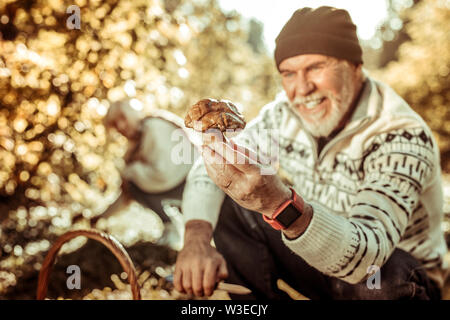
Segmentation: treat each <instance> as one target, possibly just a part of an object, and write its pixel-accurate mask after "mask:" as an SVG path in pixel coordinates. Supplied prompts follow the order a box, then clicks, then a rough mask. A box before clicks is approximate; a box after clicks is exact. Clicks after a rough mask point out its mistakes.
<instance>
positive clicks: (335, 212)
mask: <svg viewBox="0 0 450 320" xmlns="http://www.w3.org/2000/svg"><path fill="white" fill-rule="evenodd" d="M264 129H275V130H274V131H277V130H278V132H279V134H277V135H276V136H277V137H276V140H277V141H276V142H277V143H278V144H279V163H278V166H279V170H278V174H279V175H280V176H282V177H283V178H284V179H285V181H288V183H290V184H291V185H292V186H293V188H294V189H295V190H296V192H297V193H298V194H299V195H300V196H302V197H303V199H304V200H305V201H307V202H308V203H309V204H310V205H311V206H312V207H313V210H314V213H313V217H312V220H311V222H310V224H309V226H308V228H307V230H306V231H305V232H304V233H303V234H302V235H301V236H300V237H299V238H297V239H294V240H289V239H287V238H286V237H284V235H283V236H282V237H283V241H284V243H285V245H286V246H288V247H289V248H290V249H291V250H292V251H293V252H294V253H295V254H297V255H299V256H301V257H302V258H303V259H304V260H305V261H307V262H308V263H309V264H310V265H311V266H312V267H314V268H316V269H317V270H319V271H321V272H323V273H324V274H326V275H329V276H333V277H337V278H340V279H342V280H344V281H346V282H349V283H358V282H360V281H362V280H364V279H366V278H367V276H368V268H370V266H372V265H375V266H378V267H381V266H383V264H384V263H385V262H386V260H387V259H388V258H389V257H390V255H391V254H392V252H393V250H394V249H395V248H401V249H403V250H405V251H407V252H410V253H411V254H412V255H413V256H414V257H416V258H417V259H418V260H420V261H421V262H422V264H423V265H424V266H425V268H427V269H429V268H436V267H438V268H441V269H446V268H447V266H446V265H445V263H444V260H443V256H444V254H445V253H446V252H447V246H446V243H445V240H444V235H443V232H442V230H441V222H442V219H443V208H442V206H443V192H442V185H441V169H440V156H439V149H438V146H437V144H436V141H435V140H434V138H433V135H432V133H431V131H430V129H429V127H428V126H427V125H426V124H425V122H424V121H423V119H422V118H421V117H420V116H419V115H418V114H416V113H415V112H414V111H413V110H412V109H411V108H410V107H409V106H408V104H407V103H406V102H405V101H404V100H403V99H402V98H400V97H399V96H398V95H397V94H396V93H395V92H394V91H393V90H392V89H391V88H389V87H388V86H386V85H385V84H382V83H380V82H377V81H375V80H373V79H371V78H369V77H368V78H367V79H366V82H365V85H364V87H363V91H362V93H361V95H360V98H359V101H358V104H357V106H356V108H355V111H354V113H353V114H352V116H351V118H350V121H349V122H348V123H347V125H346V126H345V128H344V129H343V130H341V131H340V132H339V133H338V134H337V135H336V136H335V137H334V138H332V139H331V140H330V141H329V142H328V143H327V144H326V145H325V146H324V147H323V148H322V150H320V153H319V154H318V152H317V150H318V147H317V142H316V140H315V139H314V138H312V136H310V135H309V134H308V133H307V132H306V131H305V130H303V129H302V123H301V120H300V118H299V117H298V115H297V114H296V111H295V110H293V109H292V108H291V107H290V106H289V104H288V103H287V100H286V97H285V95H280V96H278V97H277V99H275V101H273V102H272V103H270V104H268V105H266V106H265V107H264V108H263V109H262V111H261V112H260V114H259V116H258V117H257V118H255V119H254V120H252V121H251V122H250V123H249V124H248V126H247V127H246V128H245V130H243V132H242V133H241V134H240V135H239V136H238V137H237V138H236V139H235V141H236V142H237V143H238V144H241V145H245V146H247V147H249V148H252V149H253V150H257V152H258V153H260V154H263V155H266V156H267V153H268V149H267V148H269V147H267V146H268V145H271V143H273V141H267V140H270V139H272V140H273V139H274V138H273V137H272V138H271V137H270V136H269V137H268V136H267V135H266V134H263V135H261V134H259V133H260V132H261V131H264ZM224 197H225V195H224V193H223V191H221V190H220V189H219V188H218V187H217V186H216V185H215V184H214V183H213V182H212V180H211V179H210V178H209V177H208V175H207V173H206V170H205V167H204V164H203V162H202V159H201V158H200V159H199V160H198V161H197V162H196V163H195V164H194V166H193V168H192V169H191V171H190V173H189V175H188V178H187V185H186V188H185V191H184V195H183V204H182V210H183V213H184V217H185V221H188V220H191V219H202V220H206V221H209V222H211V224H212V225H213V227H214V226H215V225H216V223H217V220H218V215H219V212H220V207H221V205H222V202H223V199H224Z"/></svg>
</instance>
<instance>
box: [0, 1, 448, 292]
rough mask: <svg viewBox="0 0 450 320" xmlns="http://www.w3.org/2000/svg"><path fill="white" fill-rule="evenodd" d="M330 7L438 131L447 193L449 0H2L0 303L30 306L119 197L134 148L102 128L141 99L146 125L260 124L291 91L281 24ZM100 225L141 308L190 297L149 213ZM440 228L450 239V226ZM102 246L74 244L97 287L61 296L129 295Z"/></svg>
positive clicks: (374, 65)
mask: <svg viewBox="0 0 450 320" xmlns="http://www.w3.org/2000/svg"><path fill="white" fill-rule="evenodd" d="M70 5H76V6H78V7H79V8H80V10H81V11H80V12H81V20H80V22H81V25H80V29H79V30H78V29H70V28H68V24H67V21H68V19H69V17H70V15H71V13H67V11H66V10H67V8H68V7H69V6H70ZM320 5H331V6H335V7H339V8H344V9H347V10H348V11H349V12H350V14H351V16H352V19H353V21H354V22H355V23H356V25H357V27H358V36H359V37H360V40H361V43H362V45H363V51H364V66H365V68H366V69H368V71H369V73H370V74H371V75H372V76H374V77H375V78H377V79H380V80H383V81H385V82H387V83H389V84H390V85H391V86H392V87H393V88H394V89H395V90H396V91H397V92H398V93H399V94H400V95H401V96H402V97H403V98H404V99H405V100H406V101H407V102H408V103H409V104H410V105H411V106H412V107H413V108H414V109H415V110H416V111H417V112H418V113H419V114H420V115H421V116H422V117H423V118H424V119H425V121H426V122H427V123H428V125H429V126H430V127H431V128H432V130H433V133H434V135H435V137H436V139H437V141H438V144H439V147H440V150H441V165H442V169H443V172H444V175H443V177H444V182H445V184H444V189H445V191H446V194H447V195H450V187H449V186H448V182H446V181H447V180H448V174H449V173H450V108H449V101H450V90H449V88H450V81H449V79H450V1H447V0H386V1H384V0H377V1H357V0H354V1H353V0H340V1H339V0H336V1H320V0H314V1H298V0H297V1H294V0H293V1H288V0H282V1H268V0H239V1H238V0H217V1H216V0H196V1H188V0H133V1H130V0H73V1H68V0H35V1H18V0H6V1H5V0H2V1H1V2H0V160H1V162H0V298H7V299H12V298H20V297H21V298H33V297H34V290H35V284H36V281H37V272H38V271H39V270H40V268H41V263H42V260H43V257H44V255H45V253H46V252H47V251H48V249H49V247H50V245H51V243H52V241H54V240H55V239H56V237H57V236H58V235H61V234H62V233H64V232H66V231H67V230H71V229H74V228H82V227H87V226H89V222H90V220H91V219H93V218H95V217H97V216H98V215H100V214H101V213H102V212H103V210H104V209H105V208H106V207H107V206H108V205H109V204H110V203H111V202H112V201H114V199H115V198H116V197H117V195H118V190H119V185H120V176H119V173H118V168H120V167H121V166H123V165H124V163H123V160H122V156H123V155H124V152H125V150H126V147H127V140H126V139H125V138H124V137H122V136H120V135H119V134H118V133H117V132H106V130H105V128H104V126H103V125H102V119H103V117H104V116H105V114H106V113H107V111H108V108H109V107H110V105H111V103H112V102H114V101H117V100H120V99H123V98H133V99H135V100H134V103H135V104H136V105H137V106H139V107H142V111H143V112H144V113H146V114H147V113H148V114H149V113H151V111H152V110H153V109H154V108H162V109H166V110H170V111H172V112H174V113H176V114H178V115H180V116H184V114H185V112H186V108H187V107H188V106H190V105H191V104H192V103H194V102H196V101H197V100H198V99H200V98H204V97H215V98H221V99H222V98H223V99H229V100H232V101H234V102H235V103H236V104H238V105H239V106H240V107H241V108H242V110H243V112H244V115H245V116H246V118H247V119H251V118H253V117H254V116H255V115H256V114H257V113H258V110H259V109H260V108H261V107H262V106H263V105H264V104H265V103H268V102H269V101H271V100H272V99H273V98H274V96H275V95H276V93H277V92H279V91H280V90H281V88H280V85H279V79H278V75H277V72H276V69H275V67H274V63H273V58H272V57H273V49H274V41H275V37H276V36H277V34H278V32H279V31H280V29H281V27H282V26H283V24H284V23H285V22H286V21H287V19H289V17H290V16H291V15H292V13H293V11H295V10H296V9H298V8H300V7H302V6H312V7H318V6H320ZM446 201H447V202H446V203H445V211H446V212H447V213H448V214H447V218H448V215H449V214H450V199H449V198H447V199H446ZM96 227H97V228H99V229H101V230H104V231H107V232H109V233H111V234H113V235H115V236H116V237H117V238H118V239H119V240H120V241H121V242H122V243H123V244H124V245H125V246H126V247H127V249H128V250H129V252H130V254H131V255H132V258H133V260H134V262H135V263H136V265H137V268H138V271H139V273H140V279H141V281H142V283H144V284H145V285H143V287H144V289H143V290H144V291H143V292H144V293H143V295H144V297H146V298H148V299H152V298H160V299H173V298H180V297H179V296H176V295H175V294H174V293H173V291H171V290H170V289H169V288H168V287H166V284H165V283H164V281H162V280H161V279H162V278H163V277H164V275H165V274H167V273H168V272H170V269H171V268H172V267H173V262H174V260H173V258H174V256H173V252H169V251H164V250H162V249H161V248H158V249H155V248H153V247H152V248H153V249H152V250H153V251H148V250H149V249H148V248H149V247H148V246H149V244H152V243H154V241H156V240H157V239H158V237H160V236H161V232H162V230H161V228H162V226H161V221H160V220H159V218H158V217H156V216H155V215H153V214H152V213H151V212H150V210H146V209H144V208H142V207H139V205H138V204H133V205H132V206H130V207H129V209H128V210H127V211H126V212H123V213H122V214H121V215H118V216H114V217H111V219H109V220H105V219H100V220H99V222H98V223H97V225H96ZM442 228H443V229H444V230H445V231H446V232H447V233H448V232H449V230H450V223H449V220H448V219H446V221H445V222H444V223H443V225H442ZM83 245H84V246H83ZM92 246H93V245H92V244H91V245H89V243H87V244H86V240H85V239H77V240H76V241H73V242H72V243H71V245H69V246H66V247H64V252H65V253H67V254H66V255H65V256H64V257H65V258H64V259H66V261H71V263H80V264H82V263H84V264H85V265H84V267H83V270H90V271H89V272H90V274H89V275H90V279H91V280H90V281H89V283H88V284H89V285H88V284H87V285H86V287H85V288H84V290H82V291H81V292H78V293H73V292H72V293H68V292H67V290H66V291H64V290H63V289H64V288H59V287H58V283H59V284H61V283H62V284H63V283H64V282H61V281H63V280H61V279H62V277H65V274H64V270H63V269H60V270H59V271H60V273H62V276H61V279H59V278H56V279H55V280H54V281H53V283H54V285H53V287H52V288H50V289H51V290H50V291H49V296H50V297H52V298H56V297H69V294H73V295H72V296H70V297H72V298H77V299H80V298H83V297H84V298H86V299H98V298H110V299H114V298H118V297H129V290H128V287H126V285H125V284H124V283H123V282H122V281H123V280H125V276H124V275H123V274H121V273H120V272H119V271H120V266H114V265H113V264H112V262H111V261H113V260H114V258H113V257H110V256H108V255H107V252H106V253H105V252H104V251H101V248H98V247H94V248H93V247H92ZM99 250H100V251H99ZM146 250H147V251H146ZM161 250H162V251H161ZM98 252H102V254H100V255H99V254H98ZM143 252H146V253H145V254H143ZM149 252H150V253H149ZM154 252H158V254H156V255H152V254H153V253H154ZM99 256H101V257H104V258H102V259H105V260H104V263H105V264H107V265H111V267H110V268H106V269H105V270H104V273H105V275H106V276H104V277H100V276H98V274H97V273H98V268H97V267H98V266H96V267H94V266H93V265H92V264H89V261H90V260H95V258H96V257H99ZM83 257H84V259H83ZM149 257H151V258H149ZM77 259H78V260H77ZM108 259H110V260H108ZM57 265H63V264H62V263H60V264H57ZM55 272H56V271H55ZM111 274H112V276H110V275H111ZM55 277H57V276H55ZM102 279H103V280H102ZM58 281H60V282H58ZM125 282H126V281H125ZM62 284H61V286H62ZM94 288H98V289H95V290H94ZM52 290H53V291H52Z"/></svg>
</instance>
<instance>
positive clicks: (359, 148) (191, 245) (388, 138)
mask: <svg viewBox="0 0 450 320" xmlns="http://www.w3.org/2000/svg"><path fill="white" fill-rule="evenodd" d="M361 57H362V52H361V48H360V45H359V42H358V39H357V36H356V27H355V25H354V24H353V23H352V21H351V18H350V16H349V15H348V13H347V12H346V11H344V10H339V9H335V8H330V7H320V8H318V9H315V10H313V9H310V8H303V9H300V10H297V11H296V12H295V13H294V14H293V16H292V17H291V19H290V20H289V21H288V22H287V23H286V25H285V26H284V27H283V29H282V30H281V32H280V34H279V36H278V37H277V40H276V49H275V62H276V65H277V67H278V70H279V72H280V75H281V79H282V85H283V89H284V94H282V95H280V96H279V97H277V99H276V100H275V101H274V102H272V103H270V104H269V105H267V106H266V107H264V108H263V109H262V111H261V112H260V114H259V116H258V117H257V118H256V119H254V120H253V121H252V122H251V123H249V124H248V125H247V127H246V128H245V130H244V131H243V132H242V133H241V134H240V135H239V136H238V137H237V138H236V139H235V141H234V142H235V143H236V144H235V145H234V144H232V143H220V142H216V143H213V144H210V145H208V146H205V147H204V152H203V158H202V159H200V161H198V162H197V163H196V164H195V165H194V167H193V168H192V170H191V171H190V173H189V176H188V179H187V185H186V188H185V190H184V195H183V212H184V214H185V219H186V229H185V231H186V232H185V243H184V248H183V250H182V251H181V252H180V254H179V255H178V259H177V263H176V269H175V275H174V284H175V286H176V288H177V289H178V290H180V291H185V292H189V293H193V294H195V295H198V296H201V295H210V294H211V293H212V290H213V288H214V286H215V283H216V282H217V281H219V280H220V279H224V278H227V281H228V282H231V283H236V284H240V285H244V286H247V287H248V288H249V289H251V290H252V294H251V295H249V296H245V297H244V298H270V299H282V298H286V297H287V295H286V294H285V293H284V292H282V291H281V290H279V289H278V288H277V285H276V283H277V279H279V278H281V279H283V280H285V281H286V282H288V283H289V284H290V285H291V286H292V287H294V288H295V289H297V290H298V291H299V292H301V293H302V294H304V295H305V296H307V297H309V298H311V299H438V298H439V297H440V289H441V287H442V284H443V281H444V278H445V274H446V270H447V266H446V265H445V263H444V261H443V256H444V254H445V253H446V251H447V247H446V243H445V241H444V237H443V233H442V230H441V222H442V215H443V214H442V203H443V199H442V187H441V180H440V179H441V178H440V175H441V171H440V165H439V150H438V147H437V144H436V142H435V140H434V138H433V135H432V133H431V131H430V129H429V128H428V126H427V125H426V124H425V122H424V121H423V120H422V119H421V118H420V117H419V116H418V115H417V114H416V113H415V112H414V111H413V110H412V109H411V108H410V107H409V106H408V105H407V103H406V102H405V101H404V100H402V99H401V98H400V97H399V96H398V95H397V94H396V93H395V92H394V91H393V90H392V89H390V88H389V87H387V86H386V85H384V84H382V83H380V82H377V81H375V80H373V79H371V78H370V77H369V76H367V75H366V73H365V72H364V71H363V70H362V58H361ZM267 131H269V132H272V133H273V134H272V135H267V134H265V133H267ZM263 132H264V134H262V133H263ZM273 143H276V144H277V145H278V146H279V148H280V154H279V157H278V162H277V163H278V165H277V166H276V168H277V169H278V174H272V175H267V174H262V172H263V170H262V168H263V167H264V165H263V164H261V163H255V161H251V159H250V158H249V157H251V158H252V159H253V160H254V158H255V157H254V155H255V154H256V156H257V157H259V158H267V157H270V156H273V155H272V154H271V152H270V151H271V150H272V149H271V145H273ZM237 146H239V147H237ZM244 148H247V150H245V149H244ZM242 150H244V151H245V152H242ZM255 152H256V153H255ZM237 158H239V159H245V160H247V161H244V162H243V161H236V159H237ZM218 159H219V160H222V162H221V161H217V160H218ZM212 237H214V242H215V245H216V247H213V246H211V244H210V240H211V238H212ZM377 270H378V272H379V273H377V274H375V275H373V274H372V272H374V271H377ZM374 279H378V280H377V281H379V282H377V281H375V284H374V283H373V281H374ZM232 298H239V297H238V296H232ZM241 298H242V297H241Z"/></svg>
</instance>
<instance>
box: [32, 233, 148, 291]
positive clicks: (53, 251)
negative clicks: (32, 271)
mask: <svg viewBox="0 0 450 320" xmlns="http://www.w3.org/2000/svg"><path fill="white" fill-rule="evenodd" d="M79 236H85V237H87V238H90V239H93V240H96V241H98V242H101V243H102V244H104V245H105V247H107V248H108V249H109V250H110V251H111V252H112V253H113V254H114V256H115V257H116V258H117V260H119V262H120V264H121V266H122V268H123V270H124V271H125V272H126V273H127V274H128V280H129V282H130V286H131V291H132V294H133V300H141V292H140V287H139V284H138V282H137V278H136V269H135V268H134V265H133V261H132V260H131V258H130V256H129V255H128V253H127V252H126V250H125V249H124V247H123V246H122V244H121V243H120V242H119V241H117V239H115V238H114V237H113V236H111V235H109V234H106V233H104V232H101V231H99V230H95V229H92V230H74V231H68V232H66V233H64V234H63V235H61V236H60V237H59V238H58V239H57V240H56V241H55V243H54V244H53V246H52V247H51V248H50V251H49V252H48V253H47V256H46V257H45V259H44V262H43V264H42V268H41V270H40V271H39V279H38V287H37V292H36V298H37V299H38V300H43V299H45V296H46V295H47V288H48V281H49V278H50V272H51V270H52V266H53V264H54V262H55V259H56V256H57V254H58V252H59V249H61V247H62V245H63V244H64V243H66V242H67V241H69V240H72V239H73V238H76V237H79Z"/></svg>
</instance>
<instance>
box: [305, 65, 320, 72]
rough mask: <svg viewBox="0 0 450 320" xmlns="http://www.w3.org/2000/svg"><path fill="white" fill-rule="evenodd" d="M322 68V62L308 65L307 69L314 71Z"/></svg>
mask: <svg viewBox="0 0 450 320" xmlns="http://www.w3.org/2000/svg"><path fill="white" fill-rule="evenodd" d="M320 69H322V64H316V65H313V66H310V67H308V71H316V70H320Z"/></svg>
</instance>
